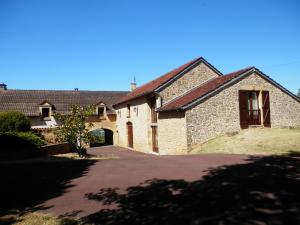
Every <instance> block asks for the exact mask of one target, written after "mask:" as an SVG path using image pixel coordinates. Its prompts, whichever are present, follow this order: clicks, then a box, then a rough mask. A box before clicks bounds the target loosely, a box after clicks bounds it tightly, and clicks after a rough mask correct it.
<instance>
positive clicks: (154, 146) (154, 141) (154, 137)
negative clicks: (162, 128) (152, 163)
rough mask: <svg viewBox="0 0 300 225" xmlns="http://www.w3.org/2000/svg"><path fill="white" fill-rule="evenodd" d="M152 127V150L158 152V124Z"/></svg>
mask: <svg viewBox="0 0 300 225" xmlns="http://www.w3.org/2000/svg"><path fill="white" fill-rule="evenodd" d="M151 129H152V151H153V152H156V153H158V139H157V126H153V127H151Z"/></svg>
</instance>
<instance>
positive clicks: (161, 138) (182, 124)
mask: <svg viewBox="0 0 300 225" xmlns="http://www.w3.org/2000/svg"><path fill="white" fill-rule="evenodd" d="M186 131H187V129H186V119H185V113H184V112H181V113H179V112H163V113H159V117H158V146H159V153H160V154H162V155H172V154H185V153H186V149H187V135H186Z"/></svg>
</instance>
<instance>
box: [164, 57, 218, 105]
mask: <svg viewBox="0 0 300 225" xmlns="http://www.w3.org/2000/svg"><path fill="white" fill-rule="evenodd" d="M218 76H219V75H218V74H217V73H216V72H215V71H213V70H212V69H211V68H209V67H208V66H207V65H206V64H204V63H203V62H201V63H200V64H199V65H197V66H196V67H194V68H193V69H191V70H190V71H188V72H187V73H185V74H184V75H183V76H182V77H180V78H178V79H177V80H175V81H174V82H173V83H172V84H171V85H169V86H167V87H166V88H164V89H163V90H162V91H161V92H160V93H159V95H160V96H161V97H162V101H163V104H165V103H167V102H169V101H170V100H172V99H174V98H176V97H178V96H180V95H182V94H184V93H185V92H187V91H189V90H191V89H192V88H194V87H196V86H198V85H200V84H203V83H205V82H206V81H208V80H210V79H212V78H216V77H218Z"/></svg>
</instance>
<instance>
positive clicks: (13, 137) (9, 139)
mask: <svg viewBox="0 0 300 225" xmlns="http://www.w3.org/2000/svg"><path fill="white" fill-rule="evenodd" d="M0 143H1V149H3V150H10V149H14V150H21V149H32V148H37V147H40V146H43V145H46V142H45V141H44V140H42V139H41V138H40V137H38V136H37V135H36V134H34V133H32V132H26V133H25V132H5V133H0Z"/></svg>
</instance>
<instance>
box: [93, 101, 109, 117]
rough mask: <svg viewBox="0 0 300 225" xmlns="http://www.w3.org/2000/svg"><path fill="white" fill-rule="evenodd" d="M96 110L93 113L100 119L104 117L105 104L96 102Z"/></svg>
mask: <svg viewBox="0 0 300 225" xmlns="http://www.w3.org/2000/svg"><path fill="white" fill-rule="evenodd" d="M95 107H96V112H95V115H97V117H98V118H100V119H105V117H106V110H107V108H106V105H105V103H104V102H98V103H97V104H96V105H95Z"/></svg>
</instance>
